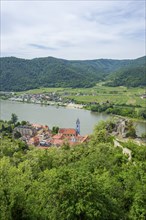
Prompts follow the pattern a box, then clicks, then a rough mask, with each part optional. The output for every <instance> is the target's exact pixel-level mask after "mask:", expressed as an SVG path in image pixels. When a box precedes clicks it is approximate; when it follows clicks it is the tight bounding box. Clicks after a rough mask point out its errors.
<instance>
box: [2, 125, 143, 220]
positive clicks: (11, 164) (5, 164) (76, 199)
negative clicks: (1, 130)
mask: <svg viewBox="0 0 146 220" xmlns="http://www.w3.org/2000/svg"><path fill="white" fill-rule="evenodd" d="M111 125H112V124H111ZM110 129H112V127H110ZM113 143H114V142H113V137H111V136H110V135H107V133H106V124H105V123H102V124H100V125H99V126H97V127H96V129H95V132H94V134H93V135H92V137H91V138H90V141H89V142H88V143H86V144H82V145H80V146H75V147H69V146H68V145H67V144H66V145H64V146H63V147H62V148H55V147H52V148H49V149H48V150H44V149H38V148H37V147H32V148H29V149H28V148H27V147H26V146H25V144H24V143H21V142H20V141H16V140H12V139H9V138H8V137H3V138H2V139H1V142H0V177H1V178H0V219H1V220H9V219H11V220H20V219H22V220H26V219H27V220H33V219H34V220H44V219H45V220H58V219H61V220H67V219H68V220H108V219H109V220H110V219H112V220H118V219H120V220H132V219H135V220H144V219H146V197H145V195H146V148H145V146H144V145H141V146H139V145H137V144H135V143H134V142H132V141H131V142H125V143H121V145H123V147H125V148H128V149H130V150H131V152H132V158H131V160H128V157H127V156H126V155H124V154H123V152H122V149H121V148H118V147H114V144H113Z"/></svg>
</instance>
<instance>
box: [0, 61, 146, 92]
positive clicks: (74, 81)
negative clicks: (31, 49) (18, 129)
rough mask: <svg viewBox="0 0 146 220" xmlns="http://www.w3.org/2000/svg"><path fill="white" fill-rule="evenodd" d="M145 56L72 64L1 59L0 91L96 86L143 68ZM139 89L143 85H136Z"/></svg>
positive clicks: (71, 62) (69, 62)
mask: <svg viewBox="0 0 146 220" xmlns="http://www.w3.org/2000/svg"><path fill="white" fill-rule="evenodd" d="M144 62H145V59H144V57H142V58H139V59H136V60H111V59H98V60H86V61H69V60H63V59H57V58H53V57H46V58H35V59H32V60H26V59H19V58H15V57H3V58H0V63H1V69H0V90H1V91H24V90H28V89H35V88H40V87H72V88H81V87H85V88H86V87H92V86H93V85H95V84H96V83H97V82H98V81H100V80H104V79H105V77H106V76H108V75H109V74H111V73H113V72H115V71H119V70H120V69H121V68H127V67H129V66H130V67H134V68H135V67H137V66H138V67H141V65H144ZM136 85H137V86H139V83H137V84H136Z"/></svg>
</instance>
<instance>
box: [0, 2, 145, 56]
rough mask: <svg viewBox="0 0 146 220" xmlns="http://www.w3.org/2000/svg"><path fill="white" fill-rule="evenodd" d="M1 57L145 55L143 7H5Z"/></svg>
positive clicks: (42, 4) (65, 4)
mask: <svg viewBox="0 0 146 220" xmlns="http://www.w3.org/2000/svg"><path fill="white" fill-rule="evenodd" d="M1 13H2V15H1V17H2V21H1V24H2V28H1V55H2V56H17V57H24V58H33V57H41V56H43V57H45V56H55V57H61V58H65V59H97V58H101V57H103V58H105V57H106V58H118V59H122V58H135V57H140V56H143V55H144V54H145V51H144V48H145V37H144V32H145V9H144V0H142V1H135V0H133V1H128V0H125V1H115V0H113V1H108V0H107V1H100V0H98V1H18V0H17V1H7V0H6V1H2V2H1Z"/></svg>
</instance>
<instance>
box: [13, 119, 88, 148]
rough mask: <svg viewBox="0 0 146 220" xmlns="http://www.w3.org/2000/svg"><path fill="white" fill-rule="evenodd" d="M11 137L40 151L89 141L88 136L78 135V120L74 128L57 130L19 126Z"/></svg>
mask: <svg viewBox="0 0 146 220" xmlns="http://www.w3.org/2000/svg"><path fill="white" fill-rule="evenodd" d="M13 137H14V138H15V137H17V138H19V139H20V140H22V141H24V142H26V143H27V144H28V145H34V146H36V147H38V148H40V149H47V148H48V147H52V146H55V147H61V146H62V145H64V144H68V145H69V146H74V145H77V144H79V143H84V142H87V141H88V140H89V136H88V135H85V136H81V135H80V120H79V119H77V120H76V128H59V127H53V128H52V130H50V129H49V127H48V126H47V125H45V126H44V125H40V124H29V123H28V124H26V125H19V126H17V127H15V128H14V130H13Z"/></svg>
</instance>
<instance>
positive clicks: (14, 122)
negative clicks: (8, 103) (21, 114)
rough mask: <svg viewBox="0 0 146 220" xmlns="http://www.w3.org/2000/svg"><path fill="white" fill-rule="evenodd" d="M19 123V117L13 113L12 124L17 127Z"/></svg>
mask: <svg viewBox="0 0 146 220" xmlns="http://www.w3.org/2000/svg"><path fill="white" fill-rule="evenodd" d="M17 121H18V116H17V115H16V114H15V113H12V115H11V122H12V124H14V125H15V124H16V122H17Z"/></svg>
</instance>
